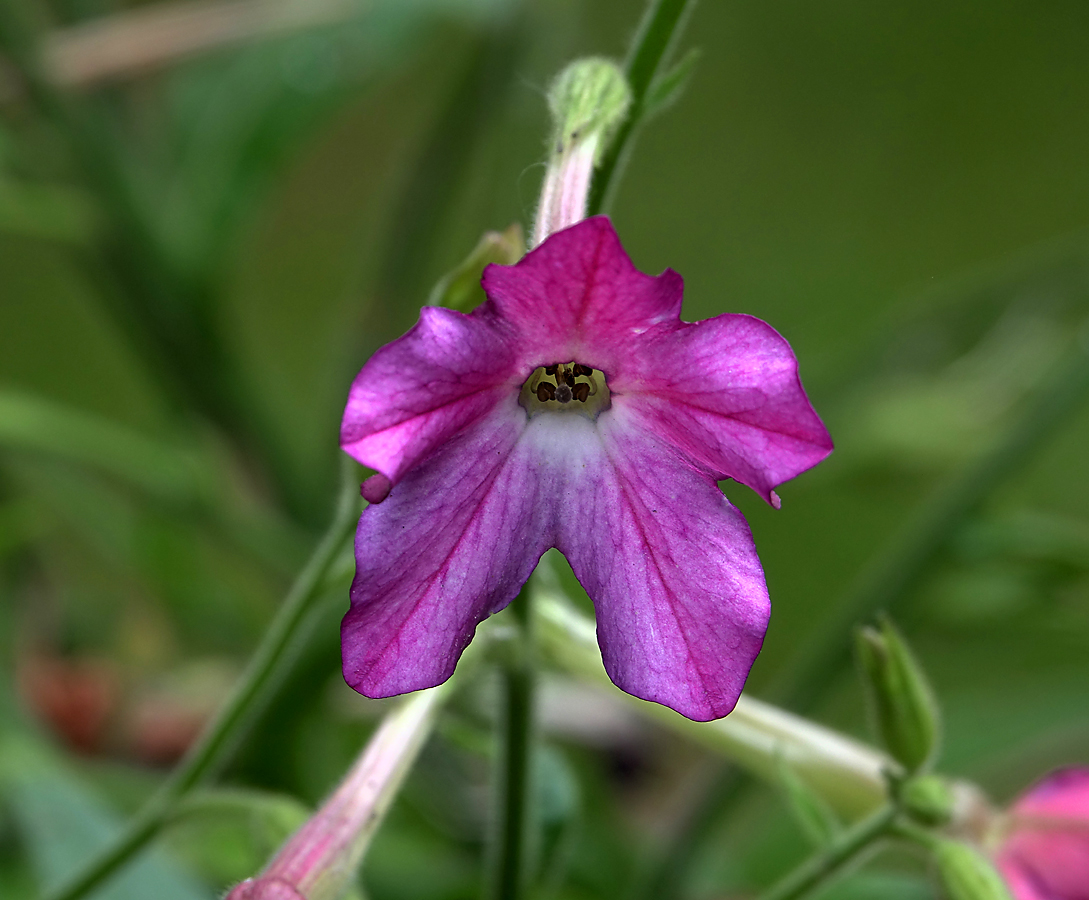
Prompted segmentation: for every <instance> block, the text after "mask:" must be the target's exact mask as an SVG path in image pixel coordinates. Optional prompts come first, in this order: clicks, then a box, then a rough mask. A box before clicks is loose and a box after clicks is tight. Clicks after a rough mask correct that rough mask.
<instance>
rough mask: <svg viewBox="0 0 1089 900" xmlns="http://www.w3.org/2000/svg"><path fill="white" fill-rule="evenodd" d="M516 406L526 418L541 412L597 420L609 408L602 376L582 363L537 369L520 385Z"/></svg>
mask: <svg viewBox="0 0 1089 900" xmlns="http://www.w3.org/2000/svg"><path fill="white" fill-rule="evenodd" d="M518 402H519V403H520V404H521V405H522V408H523V409H525V411H526V412H527V413H529V415H530V416H531V417H532V416H535V415H538V414H539V413H543V412H574V413H579V414H580V415H583V416H586V417H587V418H589V419H596V418H597V417H598V413H600V412H601V411H602V410H605V409H608V408H609V386H608V384H606V382H605V373H604V372H601V371H598V370H597V369H591V368H590V367H589V366H584V365H582V364H581V363H576V362H570V363H556V364H554V365H551V366H540V367H538V368H536V369H534V370H533V373H532V374H531V375H530V376H529V378H528V379H527V380H526V383H525V384H523V385H522V390H521V393H519V395H518Z"/></svg>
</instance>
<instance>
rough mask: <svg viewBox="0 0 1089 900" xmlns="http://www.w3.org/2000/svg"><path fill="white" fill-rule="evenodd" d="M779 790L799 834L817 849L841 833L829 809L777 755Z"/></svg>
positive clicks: (839, 826) (781, 757)
mask: <svg viewBox="0 0 1089 900" xmlns="http://www.w3.org/2000/svg"><path fill="white" fill-rule="evenodd" d="M777 775H778V780H779V787H780V788H781V789H782V793H783V798H784V799H785V800H786V805H787V809H789V810H790V812H791V814H792V815H793V816H794V821H795V822H797V823H798V826H799V827H800V828H801V830H802V833H803V834H804V835H805V836H806V837H807V838H808V839H809V840H810V841H811V842H812V843H813V844H814V845H815V846H817V847H825V846H827V845H828V844H829V843H831V841H832V840H833V839H834V838H835V837H836V836H837V835H838V834H839V833H840V831H841V830H842V823H841V822H840V821H839V819H838V818H837V817H836V814H835V812H833V811H832V808H831V807H830V806H829V805H828V804H827V803H826V802H825V801H824V800H823V799H822V798H821V797H819V796H817V795H816V794H815V793H814V792H813V791H812V790H810V788H809V786H808V785H807V784H806V783H805V782H804V781H802V779H801V778H799V777H798V775H797V774H796V773H795V772H794V770H793V769H792V768H791V767H790V763H789V762H788V761H787V760H786V759H785V758H784V757H783V756H782V755H780V756H779V759H778V765H777Z"/></svg>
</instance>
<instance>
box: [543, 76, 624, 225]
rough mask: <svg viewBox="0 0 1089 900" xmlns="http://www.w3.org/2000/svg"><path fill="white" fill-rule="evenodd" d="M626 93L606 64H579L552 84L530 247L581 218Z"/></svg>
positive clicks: (621, 81) (620, 118)
mask: <svg viewBox="0 0 1089 900" xmlns="http://www.w3.org/2000/svg"><path fill="white" fill-rule="evenodd" d="M630 103H631V90H630V89H629V87H628V83H627V81H626V80H625V78H624V73H623V72H621V71H620V68H619V67H618V66H617V65H616V63H614V62H611V61H609V60H607V59H599V58H589V59H580V60H576V61H575V62H573V63H571V65H569V66H568V67H567V68H566V69H564V70H563V71H562V72H561V73H560V74H559V75H558V76H557V77H556V80H555V81H554V82H552V88H551V90H549V92H548V108H549V110H551V112H552V123H553V131H552V138H551V142H550V143H551V146H550V147H549V161H548V169H547V171H546V173H545V179H544V184H543V185H542V187H541V203H540V206H539V207H538V208H537V222H536V225H535V226H534V229H533V243H534V245H537V244H539V243H541V241H543V240H544V239H545V238H546V237H548V236H549V235H550V234H552V232H554V231H559V230H560V229H561V228H567V227H568V226H569V225H574V224H575V223H576V222H578V221H579V220H581V219H583V218H585V217H586V200H587V198H588V197H589V194H590V180H591V178H592V177H593V173H594V165H595V163H596V162H597V161H598V159H599V158H600V156H601V153H602V151H603V150H604V149H605V147H607V146H608V143H609V139H610V138H611V137H612V135H613V132H614V131H615V130H616V129H617V127H618V126H619V125H620V123H621V122H622V121H623V120H624V116H625V115H626V114H627V111H628V106H629V105H630Z"/></svg>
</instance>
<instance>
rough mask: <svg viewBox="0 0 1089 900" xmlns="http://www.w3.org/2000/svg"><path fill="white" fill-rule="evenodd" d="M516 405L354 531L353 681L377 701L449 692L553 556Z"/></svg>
mask: <svg viewBox="0 0 1089 900" xmlns="http://www.w3.org/2000/svg"><path fill="white" fill-rule="evenodd" d="M525 428H526V417H525V413H524V412H523V410H522V409H521V408H520V407H519V406H518V405H517V403H516V401H515V399H514V397H513V396H511V397H508V398H507V400H505V401H504V402H503V403H501V404H500V405H499V406H498V407H497V408H496V409H495V410H494V411H493V412H492V413H491V414H490V415H488V416H487V417H485V418H484V419H482V420H481V421H479V422H477V423H476V424H475V425H473V426H471V427H470V428H468V429H466V430H465V431H464V432H463V433H462V434H460V435H459V436H458V437H456V438H454V439H453V440H451V441H449V442H448V443H447V444H446V446H444V447H443V449H442V452H441V453H436V454H434V455H433V456H431V457H430V458H429V459H427V460H426V461H424V462H423V463H422V464H420V465H419V466H417V467H416V468H414V469H413V470H412V471H411V472H409V473H408V474H407V475H406V476H405V478H404V479H403V480H402V481H401V483H400V484H398V485H397V486H396V487H395V488H394V489H393V492H392V493H391V495H390V497H389V499H388V500H386V501H385V502H384V503H383V504H382V505H381V506H370V507H368V508H367V509H365V510H364V511H363V515H362V516H361V517H360V519H359V528H358V530H357V532H356V560H357V568H356V575H355V581H354V582H353V583H352V591H351V601H352V605H351V609H350V610H349V611H348V614H347V615H346V616H345V617H344V622H343V626H342V629H341V635H342V645H343V651H344V677H345V679H346V680H347V682H348V684H350V685H351V686H352V687H354V688H355V689H356V690H357V691H359V692H360V693H362V694H365V695H367V696H368V697H388V696H392V695H394V694H400V693H404V692H406V691H415V690H419V689H421V688H427V687H432V686H434V685H436V684H440V683H441V682H443V681H445V680H446V679H447V678H449V677H450V675H451V674H453V671H454V667H455V665H456V664H457V660H458V657H459V656H460V655H461V652H462V650H464V649H465V647H466V645H468V643H469V641H470V640H471V639H472V637H473V634H474V632H475V630H476V626H477V624H478V623H479V622H481V621H482V620H483V619H484V618H486V617H487V616H489V615H491V614H492V613H493V612H496V611H498V610H500V609H502V608H503V607H504V606H506V605H507V604H508V603H509V602H510V601H511V600H512V599H513V598H514V596H515V595H516V594H517V593H518V591H519V589H520V588H521V587H522V585H523V584H524V583H525V582H526V580H527V579H528V578H529V576H530V573H531V572H532V571H533V568H534V566H536V564H537V560H538V559H539V558H540V556H541V554H542V553H543V552H544V551H545V550H546V549H547V548H548V547H549V542H548V535H547V528H546V527H545V523H544V517H546V516H548V515H549V510H550V507H549V505H548V504H547V502H541V499H540V498H539V497H538V496H537V491H536V472H535V469H534V467H533V466H532V465H529V464H527V461H526V460H525V459H524V452H523V450H522V446H521V445H520V444H519V438H520V436H521V434H522V432H523V431H524V430H525Z"/></svg>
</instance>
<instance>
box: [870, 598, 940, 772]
mask: <svg viewBox="0 0 1089 900" xmlns="http://www.w3.org/2000/svg"><path fill="white" fill-rule="evenodd" d="M857 647H858V658H859V661H860V663H861V665H862V671H863V674H864V675H865V678H866V682H867V687H868V688H869V691H868V692H869V695H870V699H871V702H872V707H873V714H874V719H875V720H876V725H877V730H878V731H879V733H880V735H881V738H882V740H883V741H884V743H885V746H886V747H887V748H888V751H889V753H891V754H892V756H893V758H895V759H896V761H897V762H899V763H900V764H901V765H902V766H903V767H904V768H905V769H906V770H907V771H908V772H909V773H914V772H920V771H925V770H926V769H927V768H928V767H929V766H930V765H932V764H933V762H934V758H935V756H936V755H937V750H938V736H939V713H938V704H937V701H936V700H935V699H934V693H933V691H932V690H931V689H930V684H929V683H928V682H927V679H926V676H925V675H924V674H923V670H922V668H921V667H920V666H919V663H918V662H917V661H916V659H915V657H914V655H913V654H912V652H911V651H910V650H909V649H908V646H907V643H906V642H905V641H904V639H903V637H902V636H901V635H900V633H899V632H898V631H897V630H896V629H895V628H894V627H893V625H892V623H891V622H890V621H889V620H888V619H882V620H881V621H880V622H879V628H878V629H874V628H862V629H860V630H859V632H858V636H857Z"/></svg>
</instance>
